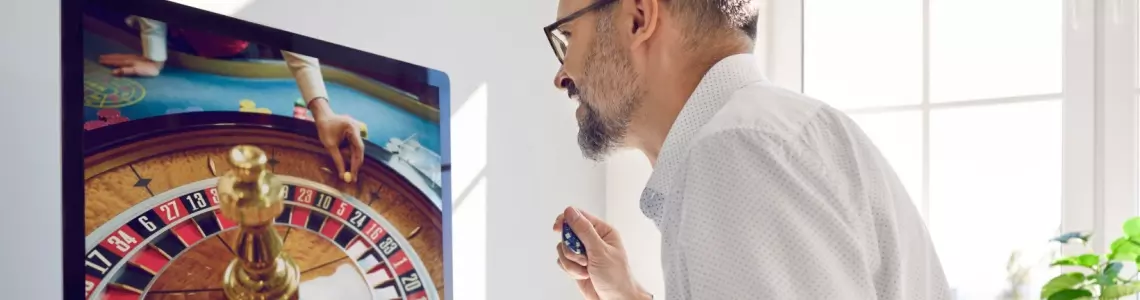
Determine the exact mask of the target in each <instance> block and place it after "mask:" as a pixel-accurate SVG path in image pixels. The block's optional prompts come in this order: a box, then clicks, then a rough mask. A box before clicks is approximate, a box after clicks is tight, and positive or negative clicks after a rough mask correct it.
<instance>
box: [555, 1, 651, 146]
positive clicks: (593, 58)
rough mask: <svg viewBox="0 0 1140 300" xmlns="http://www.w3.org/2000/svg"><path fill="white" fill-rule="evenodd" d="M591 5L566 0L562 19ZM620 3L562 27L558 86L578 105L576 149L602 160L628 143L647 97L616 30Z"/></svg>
mask: <svg viewBox="0 0 1140 300" xmlns="http://www.w3.org/2000/svg"><path fill="white" fill-rule="evenodd" d="M591 3H593V0H562V1H560V3H559V5H558V18H562V17H563V16H566V15H569V14H572V13H574V12H576V11H578V10H580V9H582V8H584V7H586V6H589V5H590V4H591ZM621 4H622V3H621V2H620V1H619V2H615V3H612V4H609V5H607V6H605V7H603V8H601V9H599V10H596V11H594V12H591V13H587V14H585V15H582V16H580V17H578V18H575V19H574V20H572V21H570V22H568V23H565V24H563V25H562V26H561V27H560V29H561V31H562V33H563V34H564V35H565V37H566V40H567V42H568V43H567V49H566V55H565V59H564V61H563V65H562V68H561V69H560V70H559V72H558V74H557V75H556V76H555V78H554V85H555V86H557V87H558V88H559V89H565V90H566V92H567V94H568V95H569V96H570V98H571V99H573V100H576V101H578V110H577V111H576V114H575V115H576V118H577V119H578V146H579V147H580V148H581V149H582V155H583V156H585V157H586V158H589V159H592V160H602V159H603V158H604V157H605V155H606V154H608V153H609V151H610V150H613V149H614V148H617V147H620V146H623V145H624V144H625V138H626V134H627V133H628V128H629V124H630V119H631V118H632V116H633V113H634V111H635V110H636V109H637V107H638V105H639V104H640V103H641V95H642V94H643V93H642V92H641V91H642V88H641V87H640V86H639V85H638V84H639V83H640V80H638V78H639V76H638V74H637V73H636V72H635V71H634V69H633V66H632V64H631V62H630V58H629V56H630V52H629V49H628V47H622V40H623V38H622V37H621V36H620V35H619V34H618V33H619V31H618V30H615V29H616V28H615V26H617V24H616V23H615V22H614V20H613V17H612V16H613V14H614V12H615V10H617V9H619V8H618V6H619V5H621Z"/></svg>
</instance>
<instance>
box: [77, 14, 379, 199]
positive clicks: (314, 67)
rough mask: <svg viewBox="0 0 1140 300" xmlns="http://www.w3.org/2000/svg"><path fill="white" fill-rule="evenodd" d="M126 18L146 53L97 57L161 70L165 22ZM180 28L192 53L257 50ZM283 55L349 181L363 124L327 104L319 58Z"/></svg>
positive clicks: (148, 71) (124, 66)
mask: <svg viewBox="0 0 1140 300" xmlns="http://www.w3.org/2000/svg"><path fill="white" fill-rule="evenodd" d="M127 22H128V23H129V24H131V25H132V26H133V27H136V28H138V29H139V39H140V40H141V41H142V50H143V51H142V52H143V54H142V55H138V54H119V53H114V54H106V55H102V56H100V57H99V63H102V64H104V65H108V66H111V67H114V68H115V69H114V70H112V71H111V74H113V75H115V76H143V77H154V76H158V75H159V73H160V72H161V71H162V67H163V66H164V65H165V63H166V58H167V55H166V52H167V47H168V39H167V26H166V23H164V22H161V21H158V20H153V19H148V18H142V17H138V16H131V17H129V18H127ZM178 32H179V33H180V36H181V38H180V39H179V40H180V41H181V43H182V44H183V46H182V48H185V51H188V52H190V53H192V54H194V55H198V56H202V57H207V58H216V59H227V58H234V57H245V56H253V57H256V56H257V54H256V52H258V50H257V49H256V47H251V46H252V45H253V44H252V43H250V42H248V41H243V40H239V39H234V38H230V37H226V36H221V35H217V34H213V33H210V32H205V31H200V30H194V29H181V30H178ZM281 55H282V56H283V57H284V59H285V65H286V66H287V67H288V68H289V71H290V72H292V74H293V77H294V79H295V80H296V81H297V87H298V88H299V89H300V91H301V96H302V98H303V99H305V103H307V106H308V108H309V111H311V112H312V113H313V123H314V124H315V125H316V126H317V133H318V134H319V135H320V140H321V144H323V145H324V146H325V150H326V151H328V153H329V155H330V156H332V159H333V163H334V164H335V165H336V168H337V171H338V172H337V174H340V177H341V179H342V180H344V181H345V182H352V181H353V180H354V179H353V178H356V176H355V175H357V170H359V168H360V165H361V164H363V163H364V140H363V139H362V138H361V137H360V128H359V125H357V124H356V121H354V120H352V118H350V117H348V116H343V115H337V114H335V113H333V111H332V108H330V107H329V104H328V91H327V90H326V89H325V81H324V77H323V76H322V75H321V67H320V62H319V61H318V60H317V59H316V58H314V57H310V56H305V55H301V54H297V53H293V52H289V51H281ZM346 140H347V142H348V143H347V144H348V150H349V153H350V154H349V159H350V160H351V161H350V162H349V166H348V167H347V169H348V170H347V171H346V170H345V169H346V166H345V164H344V158H343V156H342V155H341V150H340V144H341V142H342V141H346Z"/></svg>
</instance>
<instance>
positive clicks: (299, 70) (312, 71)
mask: <svg viewBox="0 0 1140 300" xmlns="http://www.w3.org/2000/svg"><path fill="white" fill-rule="evenodd" d="M127 24H130V25H131V26H135V27H137V28H138V29H139V39H140V40H141V41H142V50H143V57H146V58H147V59H150V60H152V61H156V62H166V59H167V53H166V23H164V22H162V21H158V20H154V19H148V18H143V17H139V16H130V17H128V18H127ZM281 56H282V57H283V58H284V60H285V65H286V66H288V67H289V72H291V73H292V74H293V79H295V80H296V81H297V88H298V89H300V90H301V97H302V98H303V99H305V103H308V102H310V101H313V99H316V98H325V99H326V100H327V99H328V98H329V93H328V91H327V90H326V89H325V81H324V77H323V76H322V75H321V64H320V61H319V60H317V58H315V57H311V56H305V55H301V54H297V53H293V52H289V51H284V50H282V51H281Z"/></svg>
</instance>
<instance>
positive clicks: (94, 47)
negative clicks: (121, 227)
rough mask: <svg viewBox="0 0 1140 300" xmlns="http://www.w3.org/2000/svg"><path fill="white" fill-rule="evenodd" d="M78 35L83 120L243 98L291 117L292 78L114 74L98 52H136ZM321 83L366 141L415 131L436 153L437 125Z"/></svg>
mask: <svg viewBox="0 0 1140 300" xmlns="http://www.w3.org/2000/svg"><path fill="white" fill-rule="evenodd" d="M83 39H84V43H83V45H84V49H83V54H84V59H85V60H86V64H85V70H84V84H85V96H86V97H85V107H84V121H91V120H99V116H98V112H99V111H100V110H101V109H103V108H114V109H117V110H118V111H119V113H120V114H121V115H122V116H124V117H126V118H128V119H131V120H137V119H142V118H147V117H154V116H160V115H164V114H168V113H178V112H180V111H238V110H239V102H240V101H241V100H246V99H248V100H252V101H254V103H255V104H256V107H258V108H267V109H269V110H270V111H271V112H272V113H273V114H276V115H281V116H287V117H293V112H294V107H293V103H294V102H295V101H296V100H297V99H299V98H300V97H301V94H300V91H299V90H298V89H297V83H296V82H295V81H294V80H293V79H292V78H246V77H233V76H224V75H218V74H208V73H203V72H198V71H194V70H189V69H184V68H180V67H177V66H167V67H166V68H164V69H163V70H162V74H161V75H159V76H157V77H115V76H112V75H110V72H111V68H109V67H106V66H102V65H99V64H98V63H97V62H98V60H99V56H100V55H102V54H110V53H138V51H135V50H134V49H132V48H131V47H127V46H126V45H122V44H120V43H118V42H116V41H113V40H111V39H108V38H104V37H102V36H100V35H99V34H97V33H93V32H91V31H85V32H84V35H83ZM282 68H284V65H282ZM325 86H326V89H327V90H328V93H329V99H330V106H331V107H332V109H333V111H335V112H336V113H338V114H348V115H351V116H352V117H353V118H355V119H357V120H359V121H361V122H364V123H365V124H366V126H367V128H368V138H367V139H368V140H369V141H371V142H373V143H375V144H379V145H383V144H384V143H386V142H387V141H388V139H389V138H400V139H403V138H407V137H409V136H412V135H416V136H417V139H418V141H419V143H420V144H421V145H423V146H424V147H425V148H427V149H430V150H431V151H433V152H435V153H440V147H441V146H440V136H439V130H440V126H439V124H438V123H434V122H432V121H429V120H426V119H424V118H421V117H419V116H417V115H414V114H412V113H411V112H408V111H406V110H403V109H401V108H399V107H397V106H395V105H393V104H391V103H389V102H387V101H384V100H381V99H377V98H374V97H372V96H370V95H367V94H365V93H363V92H360V91H357V90H355V89H353V88H351V87H348V86H344V85H341V84H338V83H335V82H326V83H325ZM109 95H114V96H111V97H109V98H108V96H109Z"/></svg>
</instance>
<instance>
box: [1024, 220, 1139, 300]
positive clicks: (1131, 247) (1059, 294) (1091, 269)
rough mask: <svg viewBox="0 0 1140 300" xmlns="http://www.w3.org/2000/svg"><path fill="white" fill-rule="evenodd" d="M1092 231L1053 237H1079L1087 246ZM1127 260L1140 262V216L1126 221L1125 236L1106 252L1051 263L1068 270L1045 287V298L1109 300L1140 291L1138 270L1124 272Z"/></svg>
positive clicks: (1063, 240) (1063, 239) (1067, 240)
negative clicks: (1122, 272)
mask: <svg viewBox="0 0 1140 300" xmlns="http://www.w3.org/2000/svg"><path fill="white" fill-rule="evenodd" d="M1091 236H1092V235H1091V234H1089V233H1084V232H1070V233H1065V234H1062V235H1060V236H1058V237H1056V238H1054V239H1053V240H1052V241H1053V242H1057V243H1061V244H1068V243H1070V242H1072V241H1073V240H1079V241H1080V242H1081V244H1083V245H1085V246H1086V247H1087V245H1088V242H1089V238H1090V237H1091ZM1125 264H1136V265H1138V266H1140V217H1134V218H1132V219H1129V220H1128V221H1127V222H1124V236H1123V237H1120V238H1118V239H1116V241H1113V242H1112V245H1111V246H1110V247H1109V251H1108V253H1106V254H1103V255H1102V254H1098V253H1093V251H1089V253H1085V254H1080V255H1074V256H1068V257H1061V258H1060V259H1057V260H1056V261H1053V263H1052V264H1050V266H1052V267H1061V268H1065V269H1067V270H1068V271H1066V272H1063V273H1062V274H1061V275H1058V276H1057V277H1054V278H1053V279H1051V280H1049V282H1048V283H1046V284H1045V286H1043V287H1041V297H1040V298H1041V299H1048V300H1070V299H1084V300H1094V299H1095V300H1107V299H1121V298H1124V297H1126V296H1131V295H1135V294H1136V293H1138V292H1140V280H1137V279H1136V277H1137V276H1136V275H1137V274H1132V275H1131V276H1127V275H1122V274H1120V272H1121V270H1122V269H1123V268H1124V266H1125Z"/></svg>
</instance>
